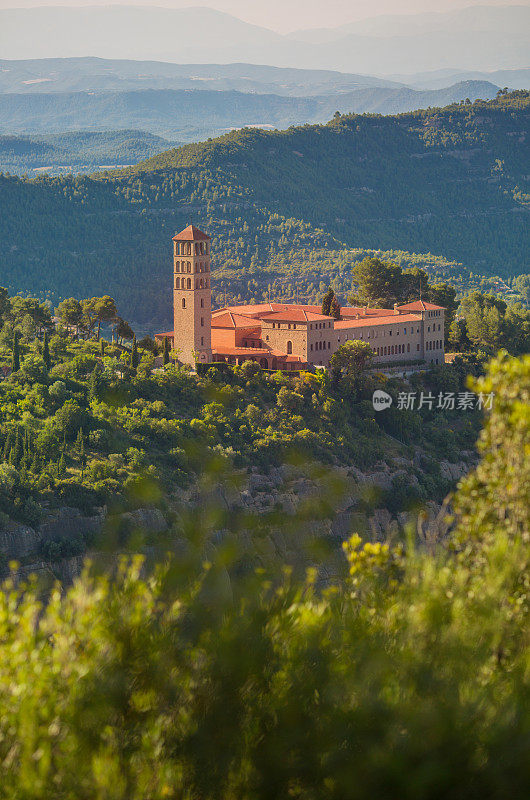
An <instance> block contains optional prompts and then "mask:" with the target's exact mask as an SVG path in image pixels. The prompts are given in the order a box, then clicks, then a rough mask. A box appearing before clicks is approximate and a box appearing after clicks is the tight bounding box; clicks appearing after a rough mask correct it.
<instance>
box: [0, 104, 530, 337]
mask: <svg viewBox="0 0 530 800" xmlns="http://www.w3.org/2000/svg"><path fill="white" fill-rule="evenodd" d="M529 106H530V93H529V92H522V91H521V92H514V93H512V94H509V95H501V96H500V97H499V98H497V99H496V100H493V101H490V102H482V101H477V102H475V103H473V104H464V105H458V106H449V107H447V108H444V109H429V110H426V111H417V112H414V113H411V114H404V115H400V116H397V117H380V116H368V115H366V116H355V115H349V116H343V117H340V118H337V119H333V120H332V121H331V122H329V123H327V124H326V125H318V126H309V125H306V126H302V127H298V128H291V129H289V130H287V131H283V132H266V131H261V130H255V129H252V130H249V129H246V130H242V131H237V132H233V133H230V134H227V135H226V136H224V137H221V138H220V139H216V140H209V141H207V142H204V143H201V144H196V145H188V146H186V147H183V148H180V149H177V150H171V151H168V152H166V153H163V154H160V155H158V156H155V157H154V158H152V159H150V160H149V161H146V162H142V163H141V164H139V165H137V166H136V167H133V168H130V169H127V170H122V171H119V172H113V173H106V174H98V175H93V176H91V177H68V178H64V177H60V178H39V179H37V180H33V181H30V180H20V179H17V178H12V177H5V176H4V177H2V178H0V204H1V207H2V209H3V212H4V213H3V215H2V218H1V219H0V241H1V244H2V248H1V251H0V252H1V255H0V266H1V271H2V276H3V281H4V283H6V284H8V285H9V286H10V288H12V289H15V290H26V291H33V292H46V291H48V292H52V293H53V294H54V296H68V295H71V294H74V295H76V296H86V295H93V294H102V293H104V292H105V293H106V292H108V293H111V294H114V295H115V296H116V298H117V300H118V301H119V303H120V306H121V308H123V309H124V313H125V314H126V315H127V316H129V317H130V318H132V319H133V320H134V321H136V322H139V323H141V324H143V325H146V326H148V325H150V324H160V323H161V322H164V321H165V320H168V319H169V315H168V311H169V303H170V280H169V270H170V248H169V240H170V237H171V236H172V235H173V233H174V231H175V230H176V229H178V228H180V227H184V225H186V224H187V223H188V222H190V221H191V220H193V221H194V222H195V223H196V224H198V225H200V226H203V227H205V228H207V229H208V231H209V232H210V233H212V234H213V236H214V249H215V252H216V254H217V260H216V264H215V266H216V268H217V290H218V291H220V292H224V291H225V290H226V291H227V292H229V293H230V294H231V295H233V296H236V297H237V296H239V295H241V296H242V297H250V296H255V297H260V296H263V293H264V292H265V293H266V292H267V289H268V286H269V284H271V283H272V284H273V291H275V293H276V289H275V287H278V286H281V288H282V291H281V292H278V294H281V295H282V296H286V295H288V294H289V293H291V292H295V291H296V290H298V292H299V293H300V294H302V295H303V294H306V295H311V293H315V292H317V291H318V289H319V287H318V281H319V277H320V276H321V275H322V273H326V274H325V280H329V279H330V278H335V279H336V281H337V283H338V285H337V288H338V289H339V290H342V287H345V288H348V287H349V285H350V283H351V264H352V263H353V261H354V260H355V259H357V258H359V256H360V255H362V252H364V250H365V249H377V248H379V249H382V250H394V251H395V250H397V251H406V252H405V253H402V255H401V258H402V263H403V264H404V265H407V263H408V262H407V260H408V261H410V262H412V261H415V262H416V263H418V264H419V265H422V266H428V267H430V272H431V274H432V273H435V274H440V273H445V275H446V276H447V275H452V276H453V278H454V281H455V282H456V283H458V281H460V283H462V280H463V282H464V284H466V283H467V281H468V276H469V271H470V270H471V271H472V272H474V273H483V274H492V275H501V276H505V277H506V276H510V275H514V274H519V273H523V272H528V271H529V268H528V251H529V247H528V244H529V242H528V230H529V228H528V200H529V187H528V142H527V139H526V137H527V130H528V111H529ZM331 251H333V252H331ZM410 253H428V254H432V255H428V256H424V257H417V256H411V255H410ZM453 261H456V262H459V263H461V264H462V265H463V266H459V265H458V263H457V264H452V262H453ZM462 276H463V278H462ZM294 278H298V286H297V287H295V285H294V283H293V279H294ZM289 284H291V286H289ZM311 287H312V288H311Z"/></svg>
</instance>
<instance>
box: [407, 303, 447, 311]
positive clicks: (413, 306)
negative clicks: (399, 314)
mask: <svg viewBox="0 0 530 800" xmlns="http://www.w3.org/2000/svg"><path fill="white" fill-rule="evenodd" d="M398 308H399V310H400V311H402V310H403V311H445V307H444V306H435V305H434V303H426V302H425V300H415V301H414V302H413V303H405V305H403V306H398Z"/></svg>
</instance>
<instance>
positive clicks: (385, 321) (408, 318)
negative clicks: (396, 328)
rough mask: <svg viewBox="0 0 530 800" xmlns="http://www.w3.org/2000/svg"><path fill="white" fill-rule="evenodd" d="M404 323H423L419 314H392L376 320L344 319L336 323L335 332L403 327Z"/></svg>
mask: <svg viewBox="0 0 530 800" xmlns="http://www.w3.org/2000/svg"><path fill="white" fill-rule="evenodd" d="M402 322H421V317H420V316H418V314H395V315H394V314H392V315H390V314H389V315H388V317H375V318H374V319H370V320H367V319H366V317H365V318H364V319H343V320H341V321H340V322H336V323H335V330H339V331H341V330H348V329H349V328H371V327H373V326H374V325H395V324H396V323H397V324H398V325H401V323H402Z"/></svg>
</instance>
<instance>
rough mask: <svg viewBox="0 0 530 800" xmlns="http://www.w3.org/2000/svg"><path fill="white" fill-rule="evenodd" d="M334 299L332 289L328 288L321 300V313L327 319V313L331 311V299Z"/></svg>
mask: <svg viewBox="0 0 530 800" xmlns="http://www.w3.org/2000/svg"><path fill="white" fill-rule="evenodd" d="M334 297H335V292H334V291H333V289H332V288H331V286H330V287H329V289H328V290H327V292H326V294H325V295H324V298H323V300H322V313H323V314H324V315H325V316H326V317H329V313H330V310H331V303H332V302H333V298H334Z"/></svg>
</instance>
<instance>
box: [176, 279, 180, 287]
mask: <svg viewBox="0 0 530 800" xmlns="http://www.w3.org/2000/svg"><path fill="white" fill-rule="evenodd" d="M175 289H180V278H175Z"/></svg>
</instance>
